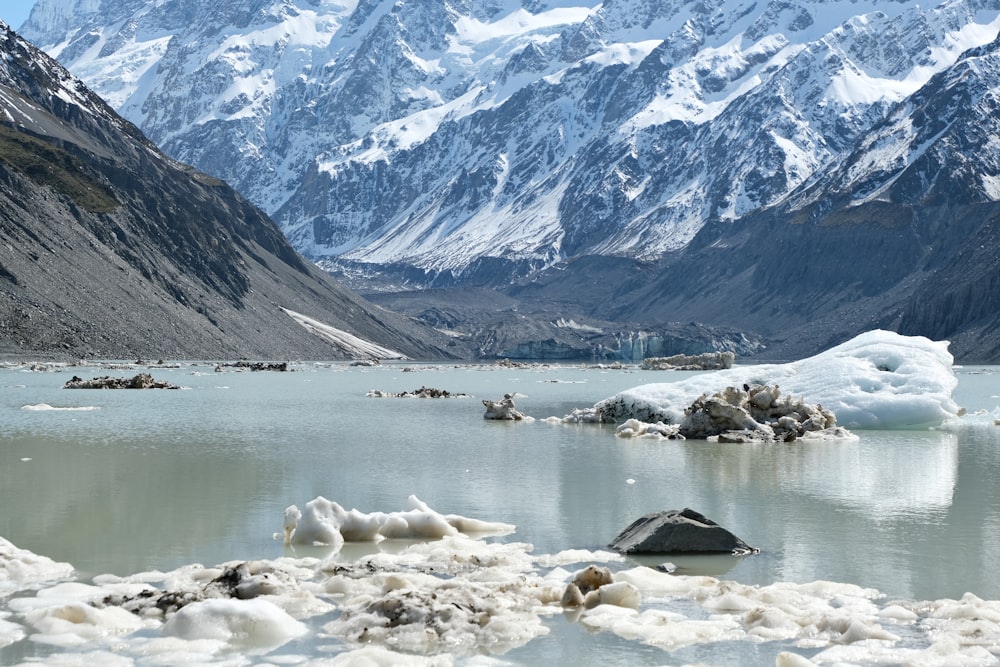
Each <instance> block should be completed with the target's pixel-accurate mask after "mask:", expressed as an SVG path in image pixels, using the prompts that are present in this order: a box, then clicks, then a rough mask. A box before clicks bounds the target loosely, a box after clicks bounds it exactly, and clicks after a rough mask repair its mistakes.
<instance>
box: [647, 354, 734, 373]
mask: <svg viewBox="0 0 1000 667" xmlns="http://www.w3.org/2000/svg"><path fill="white" fill-rule="evenodd" d="M735 360H736V355H735V354H733V353H732V352H705V353H703V354H674V355H672V356H669V357H646V358H645V359H643V360H642V364H641V368H642V369H643V370H646V371H718V370H724V369H726V368H732V367H733V361H735Z"/></svg>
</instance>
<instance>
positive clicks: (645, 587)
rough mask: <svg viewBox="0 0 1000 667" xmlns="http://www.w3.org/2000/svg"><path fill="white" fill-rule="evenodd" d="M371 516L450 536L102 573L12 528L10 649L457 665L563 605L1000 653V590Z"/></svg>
mask: <svg viewBox="0 0 1000 667" xmlns="http://www.w3.org/2000/svg"><path fill="white" fill-rule="evenodd" d="M317 500H320V499H317ZM332 505H335V503H332V502H331V501H328V500H325V499H323V500H322V502H314V503H310V504H307V507H309V506H313V507H318V506H322V507H323V508H330V507H331V506H332ZM353 511H354V512H357V511H356V510H353ZM358 514H362V513H358ZM344 515H345V516H349V513H346V512H345V513H344ZM418 515H423V519H422V520H417V521H414V520H415V519H417V518H418ZM367 516H369V517H375V518H378V519H379V520H378V521H374V522H373V523H372V524H371V525H367V524H366V526H365V528H366V529H365V530H362V531H360V532H357V533H354V534H353V536H355V537H362V536H363V537H365V538H366V539H367V538H368V537H369V536H371V537H375V536H377V535H379V534H380V533H378V531H372V532H368V531H367V529H368V528H371V527H372V526H373V525H374V524H377V523H380V522H381V518H382V517H389V516H397V517H402V518H405V519H406V520H407V523H416V524H420V525H426V526H436V527H437V528H438V529H439V530H438V531H437V532H438V533H440V534H439V535H436V536H435V531H424V530H423V529H418V530H417V533H420V534H423V535H424V536H425V539H424V540H422V541H416V542H412V543H409V544H407V545H406V546H405V548H402V549H400V550H398V551H396V552H393V553H390V552H387V551H380V550H378V548H377V547H375V546H374V545H373V549H372V552H370V553H368V554H367V555H364V556H361V557H359V558H355V559H347V560H345V559H342V558H341V557H340V555H339V553H338V552H337V551H332V552H330V553H329V554H327V555H326V556H324V557H322V558H317V557H311V556H306V557H295V556H288V557H284V558H280V559H276V560H273V561H254V562H242V563H240V562H235V563H227V564H223V565H220V566H218V567H214V568H206V567H203V566H200V565H190V566H185V567H182V568H179V569H177V570H175V571H172V572H166V573H164V572H147V573H139V574H136V575H132V576H128V577H119V576H113V575H101V576H98V577H95V578H94V579H93V582H92V583H85V582H79V581H68V580H67V578H69V577H70V576H71V574H72V567H71V566H70V565H68V564H65V563H56V562H54V561H51V560H49V559H47V558H45V557H42V556H38V555H35V554H33V553H31V552H30V551H26V550H23V549H18V548H17V547H14V546H13V545H12V544H11V543H9V542H7V541H6V540H2V539H0V574H2V575H3V577H4V578H3V579H0V581H2V582H7V583H8V584H9V582H15V583H13V584H12V585H10V584H9V585H7V586H6V587H5V588H4V589H3V590H2V591H0V593H3V594H4V595H7V596H8V597H7V598H5V599H4V603H3V606H2V607H0V646H4V645H9V644H12V643H15V642H18V641H23V640H24V639H25V638H27V639H28V640H29V641H32V642H36V643H41V644H45V645H48V646H49V647H50V649H51V651H52V655H51V656H49V658H45V657H43V658H41V659H39V660H38V661H37V663H36V664H53V665H54V664H83V663H85V662H96V663H100V664H111V665H116V664H122V665H135V664H150V665H155V664H249V663H246V662H240V661H239V660H242V659H243V658H241V657H240V656H243V657H244V658H245V656H249V655H259V656H267V657H266V658H262V659H263V661H264V662H266V663H267V664H282V663H285V662H291V663H293V664H303V663H304V662H309V658H307V657H305V656H302V655H298V654H299V653H300V652H301V651H306V652H308V653H310V654H315V653H317V652H318V653H323V652H325V651H330V650H333V651H335V653H336V659H335V660H333V661H332V662H331V663H330V664H340V662H347V663H348V664H375V665H388V664H452V662H453V661H455V660H458V659H462V658H478V659H480V660H482V659H483V658H484V657H486V656H501V655H504V654H506V653H508V652H510V651H511V650H513V649H515V648H517V647H521V646H524V645H525V644H527V643H529V642H531V641H533V640H535V639H537V638H540V637H543V636H545V635H547V634H549V633H550V632H551V622H552V621H551V620H550V619H552V618H553V617H555V616H558V617H560V622H564V620H568V621H570V622H574V623H578V624H579V625H580V626H581V627H583V628H586V629H587V630H588V631H591V632H602V633H612V634H614V635H616V636H617V637H619V638H621V639H622V640H623V641H630V642H636V643H639V644H644V645H647V646H652V647H657V648H660V649H662V650H664V651H665V652H666V653H665V654H664V661H665V662H666V661H668V660H669V658H668V655H669V652H670V651H674V650H677V649H680V648H683V647H688V646H693V645H706V644H714V643H731V642H749V643H754V644H761V643H762V642H768V643H772V644H773V648H774V650H773V653H772V655H774V656H775V658H774V664H775V665H776V666H778V667H803V666H809V665H834V664H888V665H897V664H921V665H925V664H926V665H966V664H968V665H972V664H996V663H997V656H996V653H997V652H1000V648H998V646H1000V602H996V601H987V600H982V599H980V598H978V597H976V596H975V595H972V594H967V595H965V596H963V597H962V598H961V599H958V600H948V599H945V600H936V601H908V600H899V599H890V598H887V597H885V596H884V595H883V594H882V593H880V592H879V591H877V590H875V589H871V588H863V587H860V586H857V585H853V584H841V583H836V582H830V581H815V582H811V583H788V582H778V583H773V584H770V585H764V586H761V585H749V584H741V583H738V582H734V581H727V580H723V579H719V578H716V577H711V576H704V575H683V574H681V575H678V574H672V573H668V572H664V571H660V570H658V569H653V568H650V567H646V566H641V565H636V564H635V563H634V562H631V561H629V560H627V559H625V558H624V557H622V556H620V555H617V554H613V553H610V552H605V551H590V550H586V549H574V550H567V551H565V552H558V553H555V554H537V555H536V554H534V553H533V552H532V551H533V550H532V547H531V545H530V544H526V543H520V542H502V541H496V540H488V539H483V538H473V537H470V536H468V535H464V534H462V533H460V532H458V531H457V529H456V528H454V526H453V525H452V523H449V522H448V521H445V522H443V523H442V521H441V519H442V518H443V517H444V516H445V515H442V514H440V513H438V512H435V511H434V510H432V509H431V508H430V507H428V506H427V505H426V504H425V503H421V502H419V501H418V500H416V499H415V498H412V497H411V501H410V508H409V509H407V510H405V511H403V512H398V513H385V514H379V513H373V514H371V515H367ZM355 520H357V519H356V518H355V519H343V523H341V524H340V526H341V528H343V529H346V528H347V527H348V524H350V523H351V521H355ZM446 525H447V526H449V527H451V528H452V530H448V529H446V528H444V526H446ZM473 525H475V526H477V527H482V526H494V527H495V526H501V525H506V524H494V523H490V522H474V523H473ZM341 528H338V531H340V530H341ZM346 532H347V534H349V535H351V534H352V533H351V531H350V530H346ZM342 537H343V535H342ZM13 592H18V595H16V596H14V597H9V596H10V594H11V593H13ZM291 642H296V643H295V644H294V645H291V644H290V643H291ZM288 646H294V648H292V654H288V653H283V651H286V650H287V648H282V647H288ZM310 647H311V648H310ZM322 647H327V648H322ZM330 647H336V648H333V649H331V648H330ZM234 660H236V661H237V662H234ZM258 662H259V660H258ZM309 664H319V663H312V662H309ZM322 664H327V663H326V662H323V663H322Z"/></svg>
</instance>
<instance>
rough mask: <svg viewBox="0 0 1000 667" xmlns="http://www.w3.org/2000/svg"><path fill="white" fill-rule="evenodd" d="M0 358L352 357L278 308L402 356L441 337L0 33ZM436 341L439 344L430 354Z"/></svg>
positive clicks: (424, 349) (2, 28) (420, 352)
mask: <svg viewBox="0 0 1000 667" xmlns="http://www.w3.org/2000/svg"><path fill="white" fill-rule="evenodd" d="M0 221H2V225H0V352H2V353H7V354H58V355H63V356H92V357H103V358H135V357H143V358H151V357H158V358H164V357H166V358H236V357H265V358H286V359H287V358H319V359H332V358H349V357H352V356H354V355H356V354H357V353H358V352H357V350H356V349H353V348H352V347H351V346H350V345H344V346H337V345H334V344H332V343H330V342H329V341H328V340H324V339H322V338H320V337H318V336H315V335H313V334H311V333H309V332H308V331H306V329H304V328H303V327H302V326H300V325H299V324H298V323H297V322H296V321H295V320H293V319H292V318H291V317H290V316H289V315H287V314H286V312H285V311H284V310H282V309H283V308H284V309H289V310H292V311H295V312H298V313H302V314H305V315H308V316H310V317H313V318H315V319H317V320H320V321H322V322H325V323H327V324H329V325H331V326H333V327H336V328H337V329H339V330H343V331H347V332H350V333H352V334H354V335H356V336H358V337H360V338H362V339H366V340H368V341H371V342H373V343H376V344H378V345H380V346H383V347H384V348H387V350H386V352H385V354H386V355H387V356H390V355H391V354H392V352H389V351H388V350H392V351H395V352H396V353H399V354H403V355H408V356H415V357H419V356H424V357H440V356H442V355H445V354H447V353H448V352H447V349H446V347H445V346H446V345H447V342H446V341H444V340H443V339H440V338H438V339H435V336H434V334H433V333H432V332H430V330H428V329H424V328H422V327H419V326H416V325H414V324H413V323H412V322H411V321H409V320H406V319H403V318H400V317H398V316H395V315H393V314H391V313H388V312H386V311H384V310H382V309H381V308H379V307H377V306H374V305H372V304H368V303H366V302H364V301H363V300H361V299H360V298H359V297H357V296H356V295H354V294H352V293H351V292H349V291H348V290H346V289H344V288H342V287H340V286H338V285H337V284H335V283H334V282H333V281H332V280H330V279H329V278H328V276H326V275H325V274H323V273H321V272H320V271H318V270H317V269H316V268H315V267H314V266H313V265H311V264H310V263H308V262H306V261H304V260H303V259H302V258H301V257H300V256H299V255H298V254H296V252H295V251H294V250H293V249H292V248H291V246H290V245H289V244H288V242H287V240H286V239H285V238H284V236H283V235H282V234H281V232H280V231H279V230H278V229H277V227H276V226H275V225H274V223H273V222H272V221H271V220H270V219H268V218H267V216H266V215H265V214H264V213H262V212H261V211H260V210H259V209H257V208H256V207H255V206H253V205H252V204H250V203H249V202H248V201H246V200H245V199H243V198H242V197H240V196H239V195H238V194H237V193H236V192H235V191H233V190H232V189H231V188H230V187H229V186H227V185H226V184H225V183H223V182H222V181H219V180H218V179H215V178H212V177H209V176H206V175H205V174H203V173H201V172H198V171H196V170H194V169H192V168H190V167H187V166H185V165H182V164H180V163H177V162H174V161H172V160H170V159H168V158H167V157H165V156H164V155H163V154H161V153H160V152H159V151H158V150H157V149H156V148H155V147H154V146H153V145H152V144H151V143H150V142H149V141H148V140H147V139H146V138H145V137H144V136H143V135H142V133H141V132H140V131H139V130H138V129H137V128H136V127H135V126H133V125H132V124H131V123H129V122H127V121H125V120H123V119H121V118H120V117H119V116H118V115H117V114H116V113H115V112H114V111H113V110H112V109H111V108H110V107H108V106H107V105H106V104H105V103H104V102H103V101H101V100H100V99H99V98H98V97H97V96H96V95H94V94H93V93H92V92H90V91H89V90H88V89H87V88H86V87H85V86H84V85H83V84H82V83H80V82H79V81H78V80H76V79H75V78H73V77H72V76H71V75H70V74H69V73H68V72H66V71H65V70H64V69H63V68H62V67H61V66H60V65H58V64H57V63H56V62H55V61H53V60H52V59H51V58H49V57H48V56H46V55H45V54H44V53H42V52H41V51H39V50H37V49H35V48H34V47H33V46H31V45H30V44H28V43H27V42H25V41H23V40H22V39H20V38H19V37H18V36H17V35H16V34H15V33H13V32H12V31H10V30H9V29H8V28H7V26H6V25H3V24H2V23H0ZM435 340H437V341H438V342H439V343H441V345H440V346H438V345H437V344H436V343H435Z"/></svg>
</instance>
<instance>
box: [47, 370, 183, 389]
mask: <svg viewBox="0 0 1000 667" xmlns="http://www.w3.org/2000/svg"><path fill="white" fill-rule="evenodd" d="M63 389H180V387H179V386H177V385H175V384H171V383H169V382H163V381H160V380H154V379H153V376H152V375H150V374H149V373H139V374H138V375H136V376H134V377H130V378H119V377H110V376H104V377H99V378H93V379H91V380H84V379H83V378H80V377H77V376H75V375H74V376H73V377H71V378H70V379H69V380H68V381H67V382H66V384H64V385H63Z"/></svg>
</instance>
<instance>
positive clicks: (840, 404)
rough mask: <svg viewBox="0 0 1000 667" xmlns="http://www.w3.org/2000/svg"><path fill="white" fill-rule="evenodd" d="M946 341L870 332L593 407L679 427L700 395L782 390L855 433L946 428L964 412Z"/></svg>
mask: <svg viewBox="0 0 1000 667" xmlns="http://www.w3.org/2000/svg"><path fill="white" fill-rule="evenodd" d="M953 362H954V359H953V358H952V356H951V353H950V352H948V343H947V341H932V340H929V339H927V338H924V337H921V336H902V335H900V334H897V333H893V332H890V331H878V330H877V331H869V332H867V333H864V334H861V335H859V336H857V337H855V338H853V339H851V340H849V341H847V342H846V343H843V344H841V345H838V346H836V347H834V348H831V349H829V350H827V351H825V352H822V353H820V354H817V355H815V356H813V357H809V358H807V359H802V360H800V361H795V362H791V363H787V364H762V365H754V366H737V367H734V368H732V369H729V370H723V371H717V372H712V373H705V374H701V375H695V376H692V377H688V378H685V379H683V380H679V381H676V382H661V383H655V384H647V385H642V386H639V387H634V388H632V389H628V390H626V391H623V392H621V393H619V394H616V395H614V396H612V397H610V398H607V399H605V400H603V401H601V402H599V403H598V404H597V405H596V406H595V407H596V409H597V410H598V411H599V412H600V413H601V414H603V415H604V416H605V417H611V418H613V419H615V420H617V421H623V420H626V419H638V420H640V421H642V422H647V423H655V422H658V421H662V422H664V423H675V424H676V423H679V422H680V421H681V420H682V419H683V417H684V410H685V408H687V407H688V406H689V405H691V403H692V402H693V401H695V400H696V399H697V398H698V397H699V396H701V395H702V394H709V395H711V394H713V393H715V392H717V391H721V390H723V389H725V388H726V387H728V386H734V387H741V386H743V385H744V384H751V385H752V384H760V385H779V386H780V388H781V393H782V394H784V395H786V396H787V395H792V396H796V397H803V398H804V399H805V400H806V401H808V402H809V403H814V404H820V405H822V407H823V408H824V409H826V410H830V411H832V412H833V413H834V414H835V415H836V417H837V424H838V425H839V426H843V427H845V428H849V429H876V428H881V429H909V428H926V427H931V426H937V425H940V424H941V423H942V422H944V421H945V420H947V419H949V418H952V417H955V416H957V415H958V414H959V413H960V410H959V407H958V405H956V403H955V401H954V400H953V399H952V392H953V391H954V390H955V387H956V386H957V385H958V378H957V377H956V376H955V373H954V370H953V367H952V365H953Z"/></svg>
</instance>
